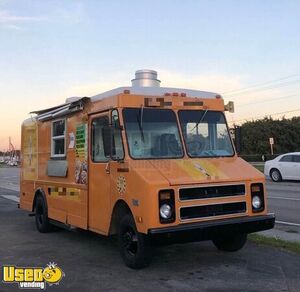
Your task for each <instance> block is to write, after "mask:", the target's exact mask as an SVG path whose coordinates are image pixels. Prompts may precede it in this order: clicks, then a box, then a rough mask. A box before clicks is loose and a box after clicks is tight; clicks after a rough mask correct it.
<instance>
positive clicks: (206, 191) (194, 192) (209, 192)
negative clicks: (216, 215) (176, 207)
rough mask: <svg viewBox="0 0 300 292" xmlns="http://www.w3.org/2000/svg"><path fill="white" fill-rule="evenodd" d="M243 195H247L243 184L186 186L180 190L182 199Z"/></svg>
mask: <svg viewBox="0 0 300 292" xmlns="http://www.w3.org/2000/svg"><path fill="white" fill-rule="evenodd" d="M243 195H245V185H242V184H241V185H225V186H224V185H221V186H205V187H196V188H184V189H180V190H179V198H180V200H181V201H187V200H199V199H209V198H220V197H231V196H243Z"/></svg>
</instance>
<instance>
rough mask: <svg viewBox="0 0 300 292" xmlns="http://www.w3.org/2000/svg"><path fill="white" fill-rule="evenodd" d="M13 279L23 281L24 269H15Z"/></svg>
mask: <svg viewBox="0 0 300 292" xmlns="http://www.w3.org/2000/svg"><path fill="white" fill-rule="evenodd" d="M15 281H16V282H23V281H24V269H22V268H20V269H15Z"/></svg>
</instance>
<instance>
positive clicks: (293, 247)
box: [249, 234, 300, 254]
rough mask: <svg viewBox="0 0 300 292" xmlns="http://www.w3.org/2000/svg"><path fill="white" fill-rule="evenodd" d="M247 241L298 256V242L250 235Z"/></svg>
mask: <svg viewBox="0 0 300 292" xmlns="http://www.w3.org/2000/svg"><path fill="white" fill-rule="evenodd" d="M249 239H250V240H251V241H253V242H255V243H257V244H261V245H267V246H272V247H276V248H279V249H282V250H287V251H291V252H294V253H297V254H300V243H299V242H295V241H286V240H283V239H279V238H276V237H267V236H264V235H261V234H250V235H249Z"/></svg>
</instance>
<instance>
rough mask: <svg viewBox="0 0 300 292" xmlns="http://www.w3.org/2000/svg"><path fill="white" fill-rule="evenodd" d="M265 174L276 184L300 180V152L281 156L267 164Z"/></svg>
mask: <svg viewBox="0 0 300 292" xmlns="http://www.w3.org/2000/svg"><path fill="white" fill-rule="evenodd" d="M264 173H265V175H266V176H270V178H271V179H272V180H273V181H274V182H280V181H282V180H300V152H291V153H286V154H282V155H279V156H278V157H276V158H274V159H272V160H268V161H267V162H266V163H265V168H264Z"/></svg>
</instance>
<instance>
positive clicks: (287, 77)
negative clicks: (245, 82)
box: [223, 73, 300, 95]
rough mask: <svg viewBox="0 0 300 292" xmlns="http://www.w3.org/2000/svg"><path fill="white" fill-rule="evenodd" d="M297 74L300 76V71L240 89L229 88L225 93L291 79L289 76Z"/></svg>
mask: <svg viewBox="0 0 300 292" xmlns="http://www.w3.org/2000/svg"><path fill="white" fill-rule="evenodd" d="M296 76H300V73H297V74H293V75H289V76H286V77H281V78H278V79H273V80H270V81H266V82H262V83H255V84H253V85H251V86H248V87H244V88H240V89H234V90H229V91H226V92H223V95H224V94H227V93H231V92H236V91H244V90H248V89H251V88H254V87H259V86H262V85H266V84H269V83H274V82H278V81H281V80H285V79H289V78H292V77H296Z"/></svg>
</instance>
